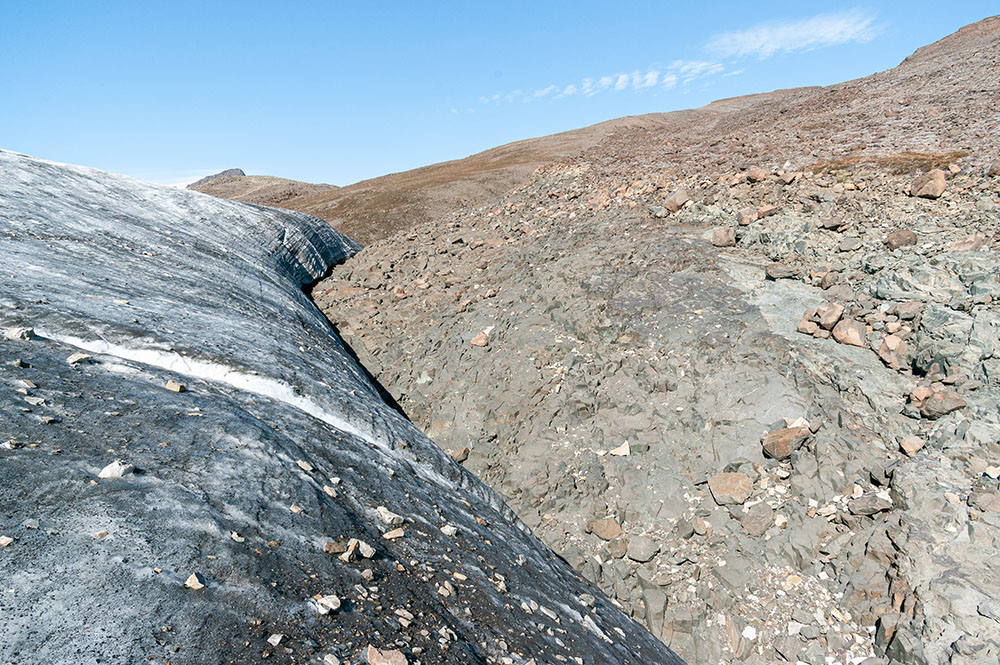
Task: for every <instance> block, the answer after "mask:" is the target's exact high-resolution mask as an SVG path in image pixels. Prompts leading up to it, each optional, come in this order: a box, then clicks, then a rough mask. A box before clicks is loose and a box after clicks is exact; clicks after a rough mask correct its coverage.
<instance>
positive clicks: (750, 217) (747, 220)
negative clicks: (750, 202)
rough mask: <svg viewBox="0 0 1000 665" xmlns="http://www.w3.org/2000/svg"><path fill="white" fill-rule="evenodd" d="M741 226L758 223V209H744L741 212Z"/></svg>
mask: <svg viewBox="0 0 1000 665" xmlns="http://www.w3.org/2000/svg"><path fill="white" fill-rule="evenodd" d="M739 216H740V219H739V221H740V226H750V225H751V224H753V223H754V222H756V221H757V209H756V208H743V209H742V210H740V213H739Z"/></svg>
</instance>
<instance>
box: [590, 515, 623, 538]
mask: <svg viewBox="0 0 1000 665" xmlns="http://www.w3.org/2000/svg"><path fill="white" fill-rule="evenodd" d="M587 527H588V530H589V532H590V533H593V534H594V535H595V536H597V537H598V538H600V539H601V540H611V539H613V538H617V537H618V536H620V535H622V528H621V527H620V526H618V522H616V521H615V519H614V518H613V517H605V518H604V519H599V520H591V521H590V522H589V523H588V524H587Z"/></svg>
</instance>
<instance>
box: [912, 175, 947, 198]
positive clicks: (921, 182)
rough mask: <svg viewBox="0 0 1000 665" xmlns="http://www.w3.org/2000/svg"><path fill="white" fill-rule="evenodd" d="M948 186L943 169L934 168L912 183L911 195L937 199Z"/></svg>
mask: <svg viewBox="0 0 1000 665" xmlns="http://www.w3.org/2000/svg"><path fill="white" fill-rule="evenodd" d="M946 187H947V183H946V182H945V174H944V171H942V170H941V169H932V170H931V171H930V172H929V173H925V174H923V175H920V176H917V178H916V179H915V180H914V181H913V183H912V184H911V185H910V195H911V196H919V197H920V198H923V199H936V198H938V197H939V196H941V195H942V194H944V190H945V188H946Z"/></svg>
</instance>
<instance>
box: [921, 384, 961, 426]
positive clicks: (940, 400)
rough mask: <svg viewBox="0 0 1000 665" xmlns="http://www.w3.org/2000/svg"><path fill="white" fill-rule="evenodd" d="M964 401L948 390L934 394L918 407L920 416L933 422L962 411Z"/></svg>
mask: <svg viewBox="0 0 1000 665" xmlns="http://www.w3.org/2000/svg"><path fill="white" fill-rule="evenodd" d="M965 406H966V404H965V400H964V399H962V398H961V397H959V396H958V394H957V393H954V392H952V391H950V390H942V391H939V392H935V393H934V394H932V395H931V396H930V397H928V398H927V399H925V400H924V402H923V404H921V405H920V415H922V416H923V417H924V418H927V419H929V420H935V419H937V418H940V417H941V416H943V415H946V414H949V413H951V412H952V411H958V410H959V409H964V408H965Z"/></svg>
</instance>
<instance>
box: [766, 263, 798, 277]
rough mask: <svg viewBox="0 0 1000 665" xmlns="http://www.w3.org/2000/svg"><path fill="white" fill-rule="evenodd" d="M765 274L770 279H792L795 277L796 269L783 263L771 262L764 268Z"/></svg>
mask: <svg viewBox="0 0 1000 665" xmlns="http://www.w3.org/2000/svg"><path fill="white" fill-rule="evenodd" d="M764 274H765V275H767V277H768V279H790V278H792V277H795V270H794V269H792V268H789V267H788V266H786V265H784V264H783V263H769V264H767V267H766V268H764Z"/></svg>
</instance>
